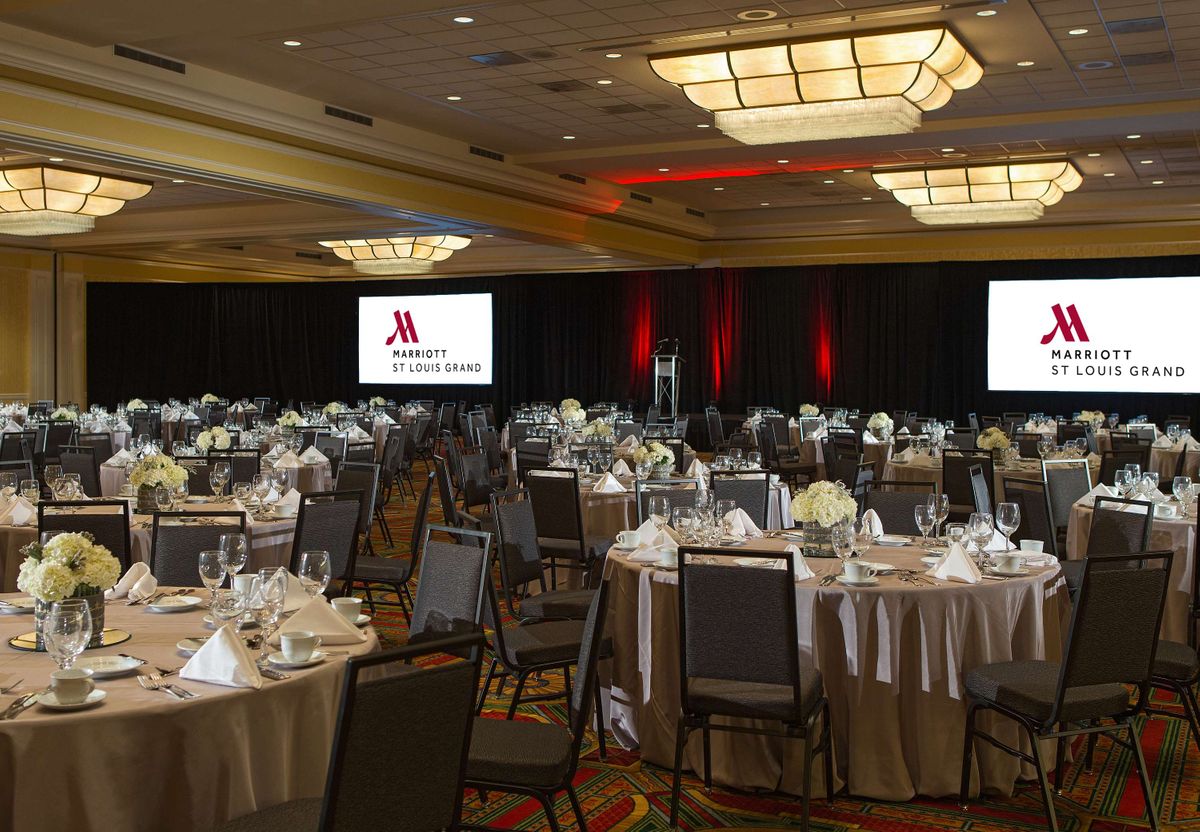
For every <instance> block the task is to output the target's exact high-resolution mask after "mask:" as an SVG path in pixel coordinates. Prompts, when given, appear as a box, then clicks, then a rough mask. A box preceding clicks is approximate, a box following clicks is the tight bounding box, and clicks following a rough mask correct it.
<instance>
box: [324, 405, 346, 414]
mask: <svg viewBox="0 0 1200 832" xmlns="http://www.w3.org/2000/svg"><path fill="white" fill-rule="evenodd" d="M345 409H346V406H345V405H344V404H342V403H341V402H330V403H329V404H327V405H325V407H323V408H321V412H322V413H324V414H325V415H326V416H336V415H337V414H339V413H341V412H342V411H343V410H345Z"/></svg>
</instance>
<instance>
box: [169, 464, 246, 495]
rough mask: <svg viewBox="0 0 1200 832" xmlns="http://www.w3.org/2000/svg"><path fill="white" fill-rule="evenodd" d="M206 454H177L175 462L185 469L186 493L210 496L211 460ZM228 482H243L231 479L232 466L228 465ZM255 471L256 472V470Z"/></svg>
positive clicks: (211, 491)
mask: <svg viewBox="0 0 1200 832" xmlns="http://www.w3.org/2000/svg"><path fill="white" fill-rule="evenodd" d="M213 461H215V460H210V459H209V458H208V457H207V456H177V457H175V462H176V463H177V464H178V465H179V466H180V467H181V468H183V470H185V471H187V474H188V493H189V494H191V495H193V496H197V497H211V496H212V493H213V490H212V483H211V482H210V481H209V479H208V472H209V471H210V470H211V466H212V462H213ZM229 471H230V482H243V480H234V479H233V466H230V468H229ZM256 473H257V472H256Z"/></svg>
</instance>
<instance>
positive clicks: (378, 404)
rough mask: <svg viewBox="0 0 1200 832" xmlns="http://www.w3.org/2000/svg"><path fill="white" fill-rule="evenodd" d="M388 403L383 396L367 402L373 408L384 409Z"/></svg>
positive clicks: (372, 398)
mask: <svg viewBox="0 0 1200 832" xmlns="http://www.w3.org/2000/svg"><path fill="white" fill-rule="evenodd" d="M387 403H388V400H387V399H385V398H384V397H383V396H372V397H371V400H370V401H369V402H367V404H369V405H371V407H384V406H386V405H387Z"/></svg>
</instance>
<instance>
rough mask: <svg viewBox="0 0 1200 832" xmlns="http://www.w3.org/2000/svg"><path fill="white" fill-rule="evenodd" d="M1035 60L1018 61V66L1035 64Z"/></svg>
mask: <svg viewBox="0 0 1200 832" xmlns="http://www.w3.org/2000/svg"><path fill="white" fill-rule="evenodd" d="M1033 65H1034V62H1033V61H1017V66H1033Z"/></svg>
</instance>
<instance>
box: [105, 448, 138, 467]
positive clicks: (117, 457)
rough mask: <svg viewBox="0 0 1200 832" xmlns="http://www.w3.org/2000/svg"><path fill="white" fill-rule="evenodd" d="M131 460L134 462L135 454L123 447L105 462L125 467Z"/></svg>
mask: <svg viewBox="0 0 1200 832" xmlns="http://www.w3.org/2000/svg"><path fill="white" fill-rule="evenodd" d="M131 462H133V454H131V453H129V451H127V450H125V449H124V448H122V449H121V450H119V451H117V452H116V453H115V454H113V455H112V456H110V457H109V458H108V461H107V462H105V463H104V464H105V465H116V466H119V467H121V468H124V467H125V466H126V465H128V464H129V463H131Z"/></svg>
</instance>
